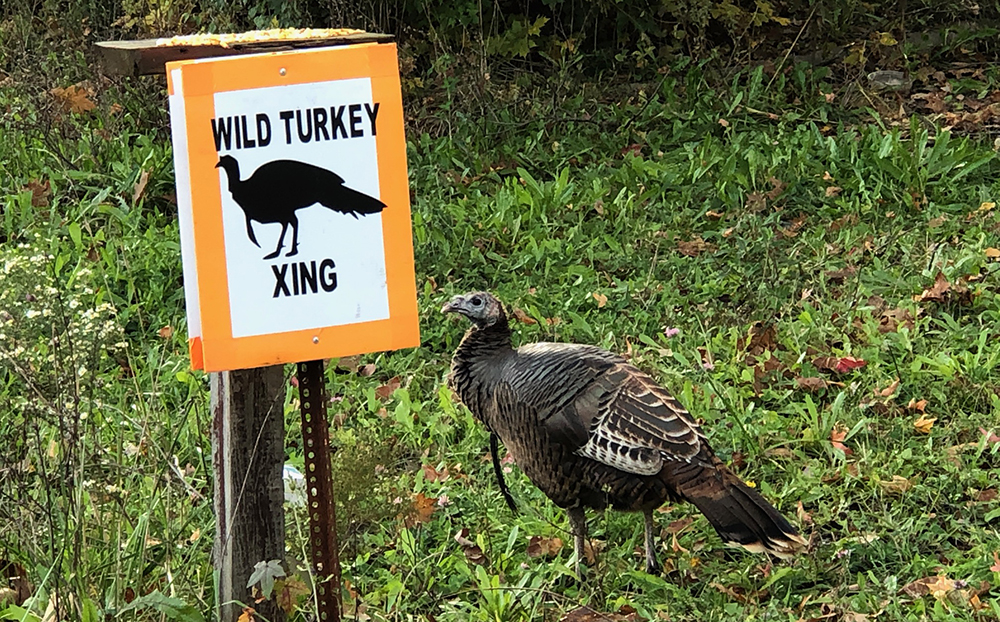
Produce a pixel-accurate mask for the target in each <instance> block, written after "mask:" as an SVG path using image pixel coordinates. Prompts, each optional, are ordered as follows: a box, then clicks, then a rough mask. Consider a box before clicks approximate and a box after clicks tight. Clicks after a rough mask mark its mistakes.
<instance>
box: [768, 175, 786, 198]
mask: <svg viewBox="0 0 1000 622" xmlns="http://www.w3.org/2000/svg"><path fill="white" fill-rule="evenodd" d="M767 183H769V184H771V189H770V190H768V192H767V195H766V196H767V198H768V199H770V200H772V201H773V200H775V199H777V198H778V197H779V196H781V193H782V192H784V191H785V188H787V187H788V184H786V183H785V182H783V181H781V180H780V179H778V178H777V177H771V178H770V179H768V180H767Z"/></svg>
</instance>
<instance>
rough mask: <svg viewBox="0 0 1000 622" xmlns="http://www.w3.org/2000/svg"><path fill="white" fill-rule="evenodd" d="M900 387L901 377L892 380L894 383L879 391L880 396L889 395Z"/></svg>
mask: <svg viewBox="0 0 1000 622" xmlns="http://www.w3.org/2000/svg"><path fill="white" fill-rule="evenodd" d="M898 388H899V378H896V379H895V380H893V381H892V384H890V385H889V386H887V387H886V388H884V389H882V390H881V391H879V392H878V394H879V396H880V397H889V396H890V395H892V394H893V393H895V392H896V389H898Z"/></svg>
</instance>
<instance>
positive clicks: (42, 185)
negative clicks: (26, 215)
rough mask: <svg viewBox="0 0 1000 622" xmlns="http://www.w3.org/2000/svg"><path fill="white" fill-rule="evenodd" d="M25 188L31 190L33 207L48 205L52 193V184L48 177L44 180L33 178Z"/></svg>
mask: <svg viewBox="0 0 1000 622" xmlns="http://www.w3.org/2000/svg"><path fill="white" fill-rule="evenodd" d="M24 189H25V190H30V191H31V207H46V206H48V204H49V195H51V194H52V186H51V184H50V183H49V180H48V179H46V180H45V181H44V182H41V181H39V180H37V179H32V180H31V181H29V182H28V183H27V184H26V185H25V186H24Z"/></svg>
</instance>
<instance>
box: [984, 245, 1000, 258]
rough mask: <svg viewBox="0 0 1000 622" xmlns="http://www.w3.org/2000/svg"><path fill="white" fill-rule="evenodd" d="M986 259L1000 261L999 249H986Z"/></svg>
mask: <svg viewBox="0 0 1000 622" xmlns="http://www.w3.org/2000/svg"><path fill="white" fill-rule="evenodd" d="M986 257H988V258H989V259H1000V248H993V247H992V246H991V247H989V248H987V249H986Z"/></svg>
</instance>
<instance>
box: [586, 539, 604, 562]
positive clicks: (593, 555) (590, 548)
mask: <svg viewBox="0 0 1000 622" xmlns="http://www.w3.org/2000/svg"><path fill="white" fill-rule="evenodd" d="M607 545H608V543H607V542H605V541H604V540H591V539H590V538H584V539H583V559H584V560H586V562H587V565H588V566H593V565H594V564H595V563H597V556H598V555H600V554H601V551H603V550H604V548H605V547H606V546H607Z"/></svg>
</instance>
